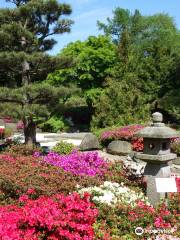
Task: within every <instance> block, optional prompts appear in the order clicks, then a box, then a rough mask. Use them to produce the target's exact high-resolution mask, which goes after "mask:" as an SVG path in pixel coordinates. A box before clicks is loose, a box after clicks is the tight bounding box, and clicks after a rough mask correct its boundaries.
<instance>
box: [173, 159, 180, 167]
mask: <svg viewBox="0 0 180 240" xmlns="http://www.w3.org/2000/svg"><path fill="white" fill-rule="evenodd" d="M172 164H175V165H180V157H177V158H176V159H174V160H173V161H172Z"/></svg>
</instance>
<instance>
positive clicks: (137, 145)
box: [131, 138, 144, 152]
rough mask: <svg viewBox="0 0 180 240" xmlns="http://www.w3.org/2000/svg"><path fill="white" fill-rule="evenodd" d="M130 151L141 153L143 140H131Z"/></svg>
mask: <svg viewBox="0 0 180 240" xmlns="http://www.w3.org/2000/svg"><path fill="white" fill-rule="evenodd" d="M131 144H132V149H133V151H136V152H142V151H143V148H144V144H143V138H133V139H132V141H131Z"/></svg>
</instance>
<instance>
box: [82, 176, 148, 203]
mask: <svg viewBox="0 0 180 240" xmlns="http://www.w3.org/2000/svg"><path fill="white" fill-rule="evenodd" d="M78 192H79V193H80V194H82V193H83V194H84V193H85V192H88V193H90V194H92V200H93V201H94V202H95V203H97V204H107V205H111V206H113V205H114V206H115V205H116V204H126V205H130V206H135V205H136V201H137V200H142V201H144V202H146V203H147V204H148V201H147V198H146V197H145V196H144V194H143V193H142V192H141V193H137V192H135V191H133V190H131V189H129V188H128V187H125V186H124V184H123V183H121V184H119V183H116V182H108V181H105V182H104V184H102V185H100V186H99V187H96V186H95V187H88V188H82V189H79V190H78Z"/></svg>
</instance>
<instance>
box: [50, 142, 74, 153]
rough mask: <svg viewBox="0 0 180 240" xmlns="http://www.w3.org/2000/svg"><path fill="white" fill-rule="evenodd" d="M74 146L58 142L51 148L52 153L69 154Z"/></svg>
mask: <svg viewBox="0 0 180 240" xmlns="http://www.w3.org/2000/svg"><path fill="white" fill-rule="evenodd" d="M75 148H76V146H74V145H73V144H72V143H66V142H63V141H61V142H59V143H57V144H56V146H54V147H53V149H52V151H53V152H56V153H59V154H64V155H66V154H70V153H71V152H72V151H73V150H74V149H75Z"/></svg>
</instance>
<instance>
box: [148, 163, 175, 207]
mask: <svg viewBox="0 0 180 240" xmlns="http://www.w3.org/2000/svg"><path fill="white" fill-rule="evenodd" d="M144 175H145V176H146V179H147V197H148V199H149V202H150V203H151V204H152V205H153V206H156V205H158V204H159V202H160V200H161V199H162V198H165V193H159V192H157V189H156V181H155V179H156V178H168V177H170V176H171V170H170V167H169V166H168V164H167V163H163V164H152V163H149V162H148V163H147V165H146V167H145V169H144Z"/></svg>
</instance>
